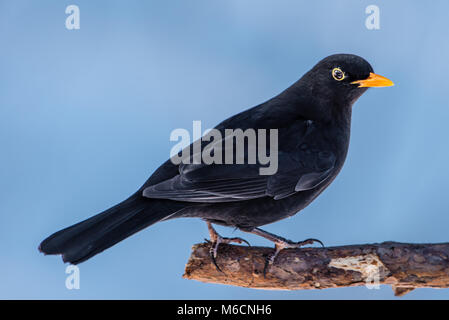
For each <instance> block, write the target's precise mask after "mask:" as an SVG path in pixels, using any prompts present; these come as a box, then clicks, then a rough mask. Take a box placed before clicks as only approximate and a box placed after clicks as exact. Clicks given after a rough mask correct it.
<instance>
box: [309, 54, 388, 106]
mask: <svg viewBox="0 0 449 320" xmlns="http://www.w3.org/2000/svg"><path fill="white" fill-rule="evenodd" d="M300 81H301V82H302V86H306V87H308V88H309V89H310V90H309V92H310V93H311V94H312V95H313V96H314V97H315V98H316V97H319V99H320V100H321V102H322V103H323V104H325V105H329V103H332V104H337V105H343V106H351V105H352V104H353V103H354V102H355V101H356V100H357V99H358V98H359V97H360V96H361V95H362V94H363V93H364V92H365V91H366V90H367V89H368V88H370V87H388V86H392V85H393V82H392V81H391V80H389V79H387V78H385V77H383V76H380V75H378V74H375V73H374V71H373V68H372V67H371V65H370V64H369V63H368V62H367V61H366V60H365V59H363V58H361V57H359V56H356V55H353V54H335V55H331V56H328V57H326V58H324V59H323V60H321V61H320V62H318V63H317V64H316V65H315V66H314V67H313V68H312V69H311V70H310V71H309V72H308V73H307V74H306V75H304V77H303V78H302V79H301V80H300Z"/></svg>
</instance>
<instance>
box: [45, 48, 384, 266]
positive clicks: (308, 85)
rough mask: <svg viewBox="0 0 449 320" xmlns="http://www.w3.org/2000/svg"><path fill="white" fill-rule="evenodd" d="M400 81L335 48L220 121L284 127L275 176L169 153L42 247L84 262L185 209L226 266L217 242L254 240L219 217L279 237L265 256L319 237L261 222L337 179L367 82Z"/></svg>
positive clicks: (230, 125) (291, 209) (289, 211)
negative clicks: (279, 88)
mask: <svg viewBox="0 0 449 320" xmlns="http://www.w3.org/2000/svg"><path fill="white" fill-rule="evenodd" d="M392 85H393V82H391V81H390V80H388V79H387V78H384V77H382V76H380V75H377V74H375V73H374V71H373V68H372V67H371V65H370V64H369V63H368V62H367V61H366V60H364V59H363V58H361V57H359V56H356V55H352V54H336V55H331V56H328V57H326V58H324V59H323V60H321V61H320V62H318V63H317V64H316V65H315V66H314V67H313V68H312V69H311V70H310V71H308V72H307V73H306V74H304V75H303V77H302V78H301V79H299V80H298V81H297V82H295V83H294V84H293V85H291V86H290V87H289V88H287V89H286V90H284V91H283V92H281V93H280V94H279V95H277V96H275V97H274V98H272V99H270V100H268V101H266V102H264V103H262V104H260V105H257V106H255V107H253V108H250V109H248V110H246V111H243V112H241V113H239V114H237V115H235V116H233V117H231V118H229V119H227V120H225V121H223V122H221V123H220V124H219V125H218V126H217V127H215V129H217V130H218V131H220V132H224V130H225V129H242V130H246V129H255V130H258V129H277V134H278V146H277V150H276V151H277V159H278V160H277V161H278V168H277V171H276V172H275V173H274V174H270V175H262V174H260V171H259V170H257V169H260V167H261V166H262V164H261V163H260V162H256V163H255V164H254V163H251V164H250V163H243V164H241V163H240V164H227V163H225V164H217V163H210V164H205V163H199V164H198V163H191V164H189V163H180V164H176V163H174V162H173V161H172V159H169V160H167V161H166V162H165V163H164V164H162V165H161V166H160V167H159V168H158V169H157V170H156V171H155V172H154V173H153V174H152V175H151V177H150V178H149V179H148V180H147V181H146V182H145V183H144V184H143V186H142V187H141V188H140V189H139V190H138V191H137V192H136V193H134V194H133V195H132V196H130V197H129V198H128V199H126V200H125V201H123V202H121V203H119V204H117V205H115V206H114V207H112V208H110V209H108V210H106V211H104V212H102V213H99V214H97V215H95V216H93V217H91V218H89V219H87V220H85V221H82V222H79V223H77V224H75V225H73V226H70V227H68V228H65V229H63V230H60V231H58V232H56V233H54V234H52V235H51V236H49V237H48V238H46V239H45V240H44V241H43V242H42V243H41V244H40V246H39V250H40V251H41V252H43V253H45V254H61V255H62V259H63V261H64V262H70V263H72V264H78V263H80V262H83V261H86V260H87V259H89V258H91V257H93V256H94V255H96V254H98V253H100V252H102V251H103V250H105V249H107V248H109V247H111V246H113V245H114V244H116V243H118V242H119V241H121V240H123V239H125V238H127V237H129V236H131V235H132V234H134V233H136V232H138V231H140V230H142V229H144V228H146V227H148V226H150V225H152V224H154V223H156V222H158V221H164V220H168V219H174V218H182V217H195V218H201V219H203V220H204V221H205V222H206V223H207V226H208V229H209V233H210V242H211V258H212V262H213V263H214V264H215V266H216V267H217V268H218V269H219V267H218V265H217V263H216V260H215V258H216V256H217V250H218V246H219V244H220V243H230V242H237V243H242V242H246V241H245V240H243V239H241V238H223V237H221V236H220V235H219V234H218V233H217V232H216V231H215V230H214V228H213V226H212V224H213V223H214V224H219V225H224V226H230V227H234V228H237V229H239V230H241V231H244V232H249V233H253V234H257V235H259V236H262V237H264V238H266V239H268V240H270V241H273V242H274V243H275V250H274V252H273V254H272V255H271V256H270V257H268V258H267V264H271V263H273V261H274V259H275V257H276V256H277V254H278V253H279V252H280V251H281V250H282V249H284V248H299V247H301V246H303V245H306V244H312V243H313V242H320V241H319V240H316V239H307V240H305V241H301V242H293V241H290V240H287V239H285V238H282V237H279V236H276V235H274V234H272V233H269V232H267V231H264V230H262V229H260V228H259V227H260V226H262V225H265V224H269V223H272V222H275V221H278V220H281V219H284V218H287V217H290V216H293V215H295V214H296V213H297V212H299V211H300V210H302V209H304V208H305V207H306V206H307V205H308V204H310V203H311V202H312V201H313V200H314V199H315V198H316V197H317V196H318V195H319V194H320V193H321V192H323V190H324V189H326V188H327V187H328V186H329V184H330V183H331V182H332V181H333V180H334V179H335V177H336V176H337V174H338V173H339V172H340V170H341V168H342V166H343V163H344V161H345V158H346V154H347V151H348V146H349V136H350V126H351V110H352V105H353V104H354V102H355V101H356V100H357V99H358V98H359V97H360V96H361V95H362V94H363V93H364V92H365V91H366V90H367V89H368V88H369V87H385V86H392ZM190 147H192V145H191V146H190ZM190 147H189V148H190ZM256 148H257V147H256ZM245 152H246V154H245V156H247V152H249V151H245Z"/></svg>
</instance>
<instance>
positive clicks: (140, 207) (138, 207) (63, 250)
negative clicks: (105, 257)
mask: <svg viewBox="0 0 449 320" xmlns="http://www.w3.org/2000/svg"><path fill="white" fill-rule="evenodd" d="M169 207H170V206H166V205H164V204H163V203H162V202H160V201H157V200H153V199H148V198H144V197H142V196H141V193H136V194H134V195H132V196H131V197H129V198H128V199H127V200H125V201H123V202H121V203H119V204H117V205H116V206H114V207H112V208H110V209H108V210H106V211H104V212H102V213H99V214H97V215H95V216H93V217H91V218H89V219H87V220H84V221H82V222H79V223H77V224H75V225H73V226H71V227H68V228H65V229H63V230H60V231H58V232H56V233H54V234H52V235H51V236H49V237H48V238H47V239H45V240H44V241H42V243H41V244H40V246H39V250H40V251H41V252H43V253H45V254H61V255H62V259H63V261H64V262H70V263H72V264H78V263H80V262H83V261H86V260H87V259H89V258H91V257H93V256H94V255H96V254H98V253H100V252H102V251H103V250H106V249H107V248H109V247H111V246H113V245H114V244H116V243H117V242H120V241H122V240H123V239H125V238H127V237H129V236H131V235H132V234H134V233H136V232H138V231H140V230H142V229H144V228H146V227H148V226H150V225H152V224H154V223H156V222H158V221H160V220H162V219H163V218H165V217H167V216H169V215H170V214H172V213H173V212H174V211H173V209H171V208H169Z"/></svg>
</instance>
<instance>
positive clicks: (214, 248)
mask: <svg viewBox="0 0 449 320" xmlns="http://www.w3.org/2000/svg"><path fill="white" fill-rule="evenodd" d="M207 226H208V228H209V233H210V240H207V239H205V240H206V242H207V243H210V244H211V246H210V249H209V254H210V257H211V260H212V263H213V264H214V265H215V268H217V270H218V271H220V272H221V273H224V272H223V271H222V270H221V269H220V267H219V266H218V264H217V260H216V258H217V252H218V246H219V245H220V243H232V242H236V243H243V242H244V243H246V244H247V245H248V246H251V245H250V244H249V242H248V241H246V240H245V239H242V238H238V237H236V238H223V237H222V236H220V235H219V234H218V233H217V231H215V229H214V228H213V227H212V224H211V223H210V222H207Z"/></svg>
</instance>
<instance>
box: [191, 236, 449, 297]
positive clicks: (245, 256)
mask: <svg viewBox="0 0 449 320" xmlns="http://www.w3.org/2000/svg"><path fill="white" fill-rule="evenodd" d="M209 248H210V244H208V243H201V244H196V245H194V246H193V248H192V254H191V256H190V258H189V261H188V262H187V265H186V268H185V273H184V276H183V277H184V278H187V279H194V280H198V281H203V282H210V283H221V284H228V285H234V286H241V287H247V288H257V289H269V290H299V289H325V288H339V287H351V286H363V285H366V286H368V287H371V288H372V287H374V286H377V285H379V284H387V285H391V286H392V288H393V290H394V291H395V294H396V295H404V294H406V293H408V292H410V291H411V290H413V289H416V288H424V287H428V288H448V287H449V243H440V244H407V243H397V242H384V243H380V244H364V245H350V246H342V247H329V248H301V249H286V250H283V251H281V253H280V254H279V256H278V257H277V258H276V261H275V263H274V264H273V265H270V266H269V268H268V271H267V274H266V277H264V276H263V269H264V264H265V257H266V256H267V255H269V254H270V253H272V252H273V248H266V247H246V246H235V245H227V244H220V247H219V250H218V257H217V263H218V265H219V266H220V268H221V270H223V273H222V272H220V271H218V270H217V269H216V268H215V266H214V265H213V264H212V262H211V258H210V256H209Z"/></svg>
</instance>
